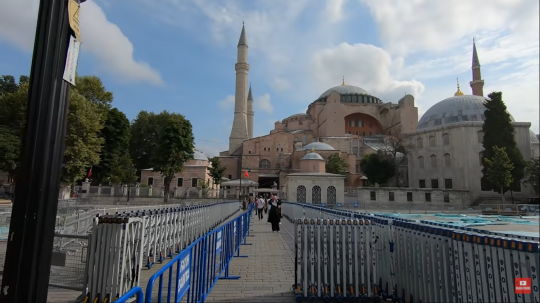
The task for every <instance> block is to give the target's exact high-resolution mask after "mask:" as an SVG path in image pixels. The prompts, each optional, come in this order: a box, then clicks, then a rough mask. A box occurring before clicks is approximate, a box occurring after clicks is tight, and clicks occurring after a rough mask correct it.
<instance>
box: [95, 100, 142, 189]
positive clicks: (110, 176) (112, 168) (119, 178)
mask: <svg viewBox="0 0 540 303" xmlns="http://www.w3.org/2000/svg"><path fill="white" fill-rule="evenodd" d="M130 128H131V125H130V123H129V120H128V118H127V117H126V115H125V114H124V113H122V112H121V111H119V110H118V109H117V108H112V109H110V110H108V112H107V120H105V125H104V126H103V129H102V130H101V137H102V138H103V140H104V143H103V148H102V150H101V156H100V162H99V165H98V166H96V167H94V169H93V170H92V176H93V177H92V182H93V183H94V184H96V185H97V184H100V183H103V182H105V181H107V180H109V181H110V182H111V183H116V184H118V183H129V182H126V180H127V179H129V178H127V176H128V175H131V173H129V171H130V169H131V168H130V167H132V163H131V158H130V157H129V144H130V139H131V129H130ZM126 171H127V172H128V173H126ZM135 175H136V174H135Z"/></svg>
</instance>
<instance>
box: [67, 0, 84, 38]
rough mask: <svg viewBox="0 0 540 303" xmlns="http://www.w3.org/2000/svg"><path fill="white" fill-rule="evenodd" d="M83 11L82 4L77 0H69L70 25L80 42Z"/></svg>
mask: <svg viewBox="0 0 540 303" xmlns="http://www.w3.org/2000/svg"><path fill="white" fill-rule="evenodd" d="M80 11H81V6H80V5H79V3H77V1H75V0H69V2H68V15H69V26H70V27H71V29H72V30H73V32H75V37H77V40H78V41H79V42H82V39H81V29H80V27H79V12H80Z"/></svg>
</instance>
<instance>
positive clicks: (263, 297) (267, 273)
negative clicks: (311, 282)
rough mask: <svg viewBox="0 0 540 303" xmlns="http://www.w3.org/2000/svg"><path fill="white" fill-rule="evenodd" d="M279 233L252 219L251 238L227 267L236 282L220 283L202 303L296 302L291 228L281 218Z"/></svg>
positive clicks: (266, 224) (268, 225)
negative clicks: (293, 286)
mask: <svg viewBox="0 0 540 303" xmlns="http://www.w3.org/2000/svg"><path fill="white" fill-rule="evenodd" d="M280 227H281V231H280V232H279V233H273V232H272V228H271V227H270V223H267V222H266V216H265V218H264V219H263V220H260V221H259V219H257V218H256V217H255V216H254V217H253V218H252V221H251V229H250V230H251V231H250V234H251V235H252V236H248V237H247V243H251V244H252V245H242V246H241V247H240V255H247V256H248V257H247V258H234V259H233V260H232V261H231V263H230V265H229V266H230V267H229V274H230V275H231V276H240V279H238V280H219V281H218V282H217V283H216V285H214V288H213V289H212V291H211V292H210V295H209V296H208V298H207V299H206V300H205V302H246V303H247V302H254V303H255V302H291V303H292V302H296V301H295V297H294V294H293V291H292V285H293V284H294V240H293V236H292V235H293V234H294V226H293V224H291V223H290V222H288V221H287V220H286V219H282V224H281V225H280Z"/></svg>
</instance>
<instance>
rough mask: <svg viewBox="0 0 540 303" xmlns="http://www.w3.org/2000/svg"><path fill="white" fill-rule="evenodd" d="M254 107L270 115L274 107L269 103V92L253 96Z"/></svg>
mask: <svg viewBox="0 0 540 303" xmlns="http://www.w3.org/2000/svg"><path fill="white" fill-rule="evenodd" d="M255 107H256V108H257V109H259V110H262V111H264V112H267V113H269V114H271V115H273V114H274V107H273V106H272V103H270V95H269V94H264V95H262V96H260V97H257V98H255Z"/></svg>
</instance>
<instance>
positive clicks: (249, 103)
mask: <svg viewBox="0 0 540 303" xmlns="http://www.w3.org/2000/svg"><path fill="white" fill-rule="evenodd" d="M254 115H255V112H253V95H252V94H251V84H249V94H248V98H247V123H248V127H247V129H248V137H249V138H250V139H251V138H253V116H254Z"/></svg>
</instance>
